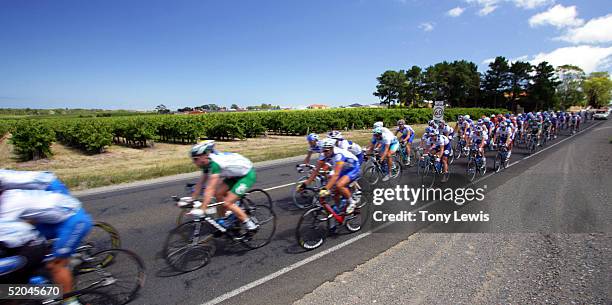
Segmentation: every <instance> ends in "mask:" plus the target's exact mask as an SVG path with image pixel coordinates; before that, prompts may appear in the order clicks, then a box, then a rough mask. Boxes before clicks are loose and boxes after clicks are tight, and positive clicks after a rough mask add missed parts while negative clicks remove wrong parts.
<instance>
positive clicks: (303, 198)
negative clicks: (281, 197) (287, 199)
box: [291, 164, 330, 209]
mask: <svg viewBox="0 0 612 305" xmlns="http://www.w3.org/2000/svg"><path fill="white" fill-rule="evenodd" d="M329 166H330V165H329V164H326V168H321V169H319V172H318V173H317V175H316V177H315V180H314V181H313V183H314V184H313V185H314V186H315V187H321V186H323V185H325V184H327V177H328V175H329ZM315 167H316V166H314V165H312V164H298V165H296V167H295V169H296V170H297V172H298V173H306V175H304V176H302V177H300V178H299V179H298V180H297V184H298V185H299V184H302V183H303V182H304V181H306V180H308V178H310V175H311V174H312V171H313V170H314V169H315ZM291 197H292V198H293V204H294V205H295V206H296V207H298V208H299V209H307V208H310V207H312V206H313V205H314V204H315V203H316V196H314V195H313V194H310V193H308V192H298V191H297V189H296V188H292V190H291Z"/></svg>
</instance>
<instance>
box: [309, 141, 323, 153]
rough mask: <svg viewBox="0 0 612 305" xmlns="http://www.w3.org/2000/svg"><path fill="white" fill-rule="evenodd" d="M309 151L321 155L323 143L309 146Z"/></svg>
mask: <svg viewBox="0 0 612 305" xmlns="http://www.w3.org/2000/svg"><path fill="white" fill-rule="evenodd" d="M308 151H309V152H313V153H321V141H317V144H315V145H314V146H308Z"/></svg>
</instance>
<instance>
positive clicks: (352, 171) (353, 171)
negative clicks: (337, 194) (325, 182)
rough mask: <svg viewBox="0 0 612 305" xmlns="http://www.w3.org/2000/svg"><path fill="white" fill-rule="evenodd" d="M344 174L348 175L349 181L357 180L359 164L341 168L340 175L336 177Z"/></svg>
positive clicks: (339, 177)
mask: <svg viewBox="0 0 612 305" xmlns="http://www.w3.org/2000/svg"><path fill="white" fill-rule="evenodd" d="M344 176H348V177H349V179H350V181H351V182H353V181H355V180H357V178H359V164H356V165H355V166H353V167H348V168H343V169H342V171H341V172H340V175H338V179H341V178H342V177H344Z"/></svg>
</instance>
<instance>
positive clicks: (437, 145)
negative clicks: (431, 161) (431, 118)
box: [430, 130, 453, 182]
mask: <svg viewBox="0 0 612 305" xmlns="http://www.w3.org/2000/svg"><path fill="white" fill-rule="evenodd" d="M430 136H431V141H432V146H431V148H430V151H432V152H433V153H434V154H435V155H436V157H437V158H436V162H439V161H440V160H441V161H442V165H443V174H444V175H443V177H442V180H441V181H442V182H446V181H448V157H449V156H450V155H451V153H452V151H453V149H452V147H451V142H450V140H449V139H448V138H447V137H446V136H445V135H441V134H440V132H439V131H438V130H434V131H433V132H432V133H431V134H430Z"/></svg>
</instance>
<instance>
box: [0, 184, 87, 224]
mask: <svg viewBox="0 0 612 305" xmlns="http://www.w3.org/2000/svg"><path fill="white" fill-rule="evenodd" d="M80 209H81V202H80V201H79V200H77V199H76V198H74V197H72V196H69V195H65V194H61V193H55V192H47V191H41V190H8V191H4V193H2V196H0V220H18V219H23V220H32V221H34V222H37V223H45V224H56V223H60V222H62V221H64V220H66V219H68V218H69V217H70V216H72V215H74V214H76V212H78V211H79V210H80Z"/></svg>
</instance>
